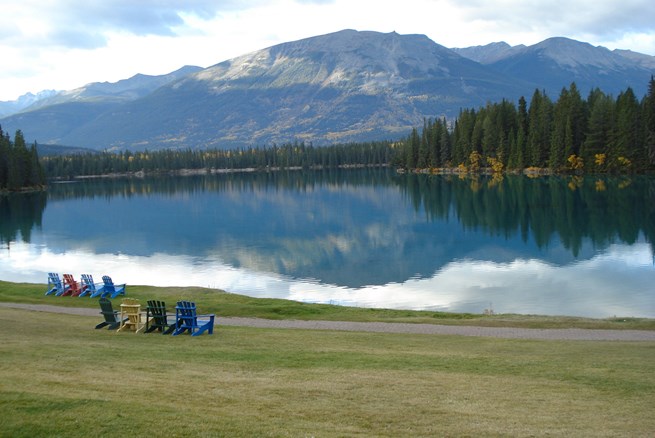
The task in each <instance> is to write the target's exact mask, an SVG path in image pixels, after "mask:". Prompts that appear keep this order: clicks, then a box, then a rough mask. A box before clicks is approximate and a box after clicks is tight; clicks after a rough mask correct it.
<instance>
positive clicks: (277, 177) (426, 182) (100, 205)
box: [0, 169, 655, 318]
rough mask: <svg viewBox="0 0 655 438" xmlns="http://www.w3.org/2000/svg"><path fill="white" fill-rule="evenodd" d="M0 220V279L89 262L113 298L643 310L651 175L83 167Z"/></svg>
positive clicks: (654, 216) (650, 293) (651, 222)
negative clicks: (146, 171)
mask: <svg viewBox="0 0 655 438" xmlns="http://www.w3.org/2000/svg"><path fill="white" fill-rule="evenodd" d="M0 221H1V222H0V279H2V280H6V281H15V282H42V283H43V284H44V292H45V289H46V287H45V284H46V282H47V273H48V272H58V273H60V274H63V273H71V274H73V275H74V276H75V277H76V278H78V279H79V276H80V275H81V274H85V273H88V274H93V276H94V277H95V278H96V280H99V279H100V277H101V276H102V275H104V274H109V275H111V276H112V278H113V279H114V281H115V282H117V283H127V284H128V294H129V285H130V284H148V285H156V286H203V287H212V288H220V289H224V290H226V291H228V292H232V293H239V294H244V295H250V296H255V297H274V298H285V299H291V300H298V301H303V302H318V303H333V304H339V305H349V306H360V307H383V308H397V309H417V310H418V309H422V310H435V311H448V312H472V313H483V312H485V311H487V312H490V311H492V312H495V313H520V314H548V315H573V316H589V317H600V318H604V317H612V316H620V317H649V318H654V317H655V286H654V285H655V256H654V247H655V245H654V242H655V178H653V177H646V176H638V177H588V176H587V177H540V178H528V177H525V176H505V177H501V178H493V177H490V176H479V177H460V176H456V175H450V176H444V175H439V176H437V175H413V174H397V173H395V172H394V171H392V170H389V169H366V170H364V169H359V170H331V171H327V170H325V171H279V172H261V173H232V174H216V175H202V176H185V177H152V178H142V179H141V178H115V179H105V178H103V179H87V180H81V181H78V182H71V183H58V184H51V186H50V188H49V190H48V192H47V193H31V194H12V195H7V196H0ZM53 299H59V298H54V297H53ZM62 299H66V298H62Z"/></svg>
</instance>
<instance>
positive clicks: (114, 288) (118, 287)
mask: <svg viewBox="0 0 655 438" xmlns="http://www.w3.org/2000/svg"><path fill="white" fill-rule="evenodd" d="M102 282H103V283H104V286H102V289H103V291H102V296H103V297H105V296H107V295H110V296H111V297H112V298H116V297H117V296H119V295H125V288H126V287H127V285H126V284H114V282H113V280H112V279H111V277H110V276H109V275H103V276H102Z"/></svg>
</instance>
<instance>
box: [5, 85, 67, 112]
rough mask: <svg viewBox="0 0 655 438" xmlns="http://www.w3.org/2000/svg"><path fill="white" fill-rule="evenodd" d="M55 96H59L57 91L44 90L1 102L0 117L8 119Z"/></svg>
mask: <svg viewBox="0 0 655 438" xmlns="http://www.w3.org/2000/svg"><path fill="white" fill-rule="evenodd" d="M55 94H57V91H55V90H43V91H39V92H38V93H36V94H33V93H26V94H23V95H22V96H20V97H19V98H18V99H16V100H9V101H0V117H6V116H10V115H12V114H15V113H18V112H20V111H22V110H23V109H25V108H28V107H29V106H31V105H33V104H34V103H36V102H38V101H40V100H43V99H47V98H49V97H52V96H54V95H55Z"/></svg>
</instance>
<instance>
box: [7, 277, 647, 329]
mask: <svg viewBox="0 0 655 438" xmlns="http://www.w3.org/2000/svg"><path fill="white" fill-rule="evenodd" d="M45 290H46V285H45V284H31V283H9V282H4V281H0V301H5V302H17V303H33V304H52V305H57V306H68V307H94V308H95V307H97V306H98V304H97V302H96V301H97V299H91V298H87V297H83V298H73V297H55V296H45V295H44V292H45ZM128 295H129V296H130V297H134V298H138V299H140V300H141V301H142V302H144V303H145V301H146V300H149V299H159V300H164V301H166V302H167V303H169V304H170V305H174V303H175V302H176V301H178V300H180V299H188V300H192V301H196V303H197V304H198V307H199V309H200V310H201V311H202V312H205V313H207V312H213V313H216V314H217V315H219V316H239V317H252V318H266V319H302V320H327V321H358V322H371V321H375V322H404V323H425V324H448V325H475V326H488V327H524V328H571V327H576V328H589V329H617V330H619V329H636V330H655V319H646V318H625V317H616V318H608V319H591V318H577V317H561V316H540V315H509V314H498V315H483V314H471V313H446V312H429V311H425V312H423V311H410V310H390V309H364V308H358V307H346V306H335V305H328V304H308V303H301V302H297V301H289V300H280V299H267V298H251V297H247V296H244V295H236V294H230V293H226V292H224V291H221V290H216V289H207V288H199V287H165V288H164V287H153V286H131V285H129V286H128Z"/></svg>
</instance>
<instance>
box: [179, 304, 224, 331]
mask: <svg viewBox="0 0 655 438" xmlns="http://www.w3.org/2000/svg"><path fill="white" fill-rule="evenodd" d="M175 321H176V324H177V327H176V328H175V331H174V332H173V336H177V335H179V334H180V333H184V332H185V331H187V330H188V332H189V333H190V334H191V336H199V335H201V334H202V333H203V332H205V331H206V332H207V333H208V334H210V335H211V334H212V333H214V314H208V315H198V314H196V303H194V302H191V301H178V302H177V306H175Z"/></svg>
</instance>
